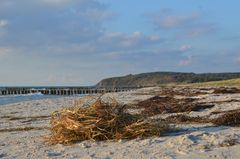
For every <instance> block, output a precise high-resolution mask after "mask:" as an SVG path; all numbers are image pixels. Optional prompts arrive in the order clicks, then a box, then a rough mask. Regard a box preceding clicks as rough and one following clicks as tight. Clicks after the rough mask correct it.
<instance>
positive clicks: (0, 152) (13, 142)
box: [0, 88, 240, 159]
mask: <svg viewBox="0 0 240 159" xmlns="http://www.w3.org/2000/svg"><path fill="white" fill-rule="evenodd" d="M157 90H159V88H148V89H144V90H139V91H138V92H128V93H116V94H114V96H115V97H116V98H117V100H118V101H120V102H123V103H132V102H136V101H139V100H144V99H147V98H150V97H151V96H152V95H136V93H137V94H145V93H148V92H151V93H152V92H156V91H157ZM78 98H79V97H64V98H57V99H44V100H38V101H28V102H21V103H15V104H9V105H4V106H0V129H1V130H2V129H9V128H16V127H17V128H21V127H29V126H32V127H38V128H46V127H49V118H40V119H37V120H32V121H30V119H32V118H31V117H36V116H47V115H50V114H51V113H52V112H53V111H55V110H58V109H60V108H64V107H66V106H69V105H71V104H72V103H73V100H75V99H78ZM201 98H204V99H202V100H205V101H210V100H212V101H219V100H225V99H240V94H231V95H220V96H215V95H205V96H204V97H201ZM238 108H240V103H239V102H231V103H227V104H219V105H216V106H215V107H213V108H211V109H208V110H204V111H202V112H191V113H190V115H193V116H195V115H197V114H196V113H199V114H200V115H202V116H203V115H206V114H210V112H212V111H215V110H233V109H238ZM9 116H10V117H28V118H23V119H18V120H9ZM177 127H178V128H181V129H182V130H181V131H179V132H175V133H170V134H167V135H166V136H162V137H154V138H148V139H144V140H141V139H135V140H130V141H119V142H90V141H84V142H80V143H77V144H73V145H70V146H64V145H60V144H58V145H54V146H49V145H47V144H45V142H44V139H43V137H44V136H46V135H48V134H49V130H48V129H42V130H30V131H12V132H0V158H4V159H5V158H6V159H7V158H21V159H24V158H31V159H32V158H84V159H88V158H92V159H98V158H99V159H100V158H101V159H102V158H103V159H110V158H116V159H122V158H138V159H141V158H146V159H150V158H151V159H154V158H166V159H167V158H183V159H185V158H187V159H188V158H189V159H190V158H198V159H200V158H204V159H205V158H217V159H221V158H230V159H231V158H232V159H238V158H239V156H240V128H239V127H235V128H234V127H223V126H221V127H214V126H212V125H210V124H209V125H207V124H205V125H204V124H194V125H193V124H188V125H186V124H185V125H177ZM231 141H234V143H237V142H238V143H237V144H236V145H234V146H230V145H229V143H231Z"/></svg>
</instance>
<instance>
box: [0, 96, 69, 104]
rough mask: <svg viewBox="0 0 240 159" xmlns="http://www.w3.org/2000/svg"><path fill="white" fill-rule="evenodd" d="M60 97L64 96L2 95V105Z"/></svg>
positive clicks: (0, 97)
mask: <svg viewBox="0 0 240 159" xmlns="http://www.w3.org/2000/svg"><path fill="white" fill-rule="evenodd" d="M60 97H63V96H56V95H43V94H27V95H8V96H0V105H5V104H11V103H18V102H23V101H31V100H39V99H49V98H60ZM65 97H66V96H65Z"/></svg>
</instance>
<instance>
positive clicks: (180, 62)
mask: <svg viewBox="0 0 240 159" xmlns="http://www.w3.org/2000/svg"><path fill="white" fill-rule="evenodd" d="M191 63H192V57H188V58H187V59H184V60H180V61H179V63H178V64H179V66H188V65H190V64H191Z"/></svg>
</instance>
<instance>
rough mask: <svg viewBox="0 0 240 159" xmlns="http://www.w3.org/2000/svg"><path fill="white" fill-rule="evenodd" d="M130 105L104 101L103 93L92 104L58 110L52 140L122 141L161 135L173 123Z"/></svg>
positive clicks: (50, 138)
mask: <svg viewBox="0 0 240 159" xmlns="http://www.w3.org/2000/svg"><path fill="white" fill-rule="evenodd" d="M126 107H127V105H121V104H119V103H117V102H116V101H114V102H108V103H104V102H102V101H101V97H100V98H98V99H97V100H96V101H95V102H94V103H93V104H92V105H90V106H89V107H85V108H84V107H78V109H75V107H74V106H73V107H71V108H67V109H62V110H60V111H57V112H54V113H53V114H52V118H51V122H50V123H51V136H50V137H49V138H48V142H49V143H50V144H57V143H61V144H69V143H73V142H78V141H84V140H93V141H104V140H108V141H118V140H120V139H134V138H138V137H149V136H160V135H161V134H162V133H164V132H166V131H167V130H168V129H169V127H168V124H166V123H165V122H160V121H158V122H156V121H151V120H144V119H143V118H141V117H140V116H139V115H132V114H129V113H127V111H126Z"/></svg>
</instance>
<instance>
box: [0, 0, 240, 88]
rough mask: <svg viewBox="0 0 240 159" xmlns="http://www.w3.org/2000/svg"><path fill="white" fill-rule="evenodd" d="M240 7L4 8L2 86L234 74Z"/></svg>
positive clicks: (189, 1) (98, 4)
mask: <svg viewBox="0 0 240 159" xmlns="http://www.w3.org/2000/svg"><path fill="white" fill-rule="evenodd" d="M239 6H240V1H238V0H231V1H226V0H201V1H196V0H168V1H165V0H151V1H149V0H141V1H139V0H121V1H113V0H21V1H19V0H1V1H0V77H1V78H0V85H2V86H10V85H93V84H95V83H97V82H98V81H99V80H101V79H102V78H106V77H112V76H120V75H126V74H135V73H141V72H153V71H183V72H197V73H199V72H237V71H239V68H240V45H239V44H240V30H239V28H240V21H239V20H238V19H239V17H238V16H239V15H240V10H239Z"/></svg>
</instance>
